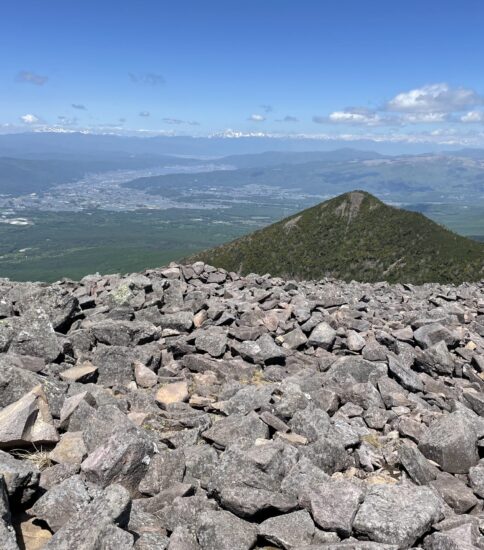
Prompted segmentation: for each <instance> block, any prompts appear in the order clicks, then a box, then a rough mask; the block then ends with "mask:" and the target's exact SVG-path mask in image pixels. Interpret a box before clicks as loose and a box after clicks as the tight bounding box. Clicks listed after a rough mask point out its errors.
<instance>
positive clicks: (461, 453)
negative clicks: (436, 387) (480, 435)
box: [419, 412, 479, 474]
mask: <svg viewBox="0 0 484 550" xmlns="http://www.w3.org/2000/svg"><path fill="white" fill-rule="evenodd" d="M419 449H420V451H421V452H422V454H423V455H424V456H425V457H426V458H428V459H430V460H433V461H434V462H437V464H439V465H440V467H441V468H442V470H444V471H445V472H449V473H451V474H466V473H468V471H469V468H471V467H472V466H475V465H476V464H477V463H478V462H479V454H478V451H477V434H476V430H475V427H474V426H473V425H472V423H471V421H470V419H469V418H467V417H466V416H464V415H463V414H462V413H460V412H454V413H451V414H447V415H443V416H442V417H441V418H439V419H438V420H436V421H435V422H434V423H432V424H431V425H430V428H429V430H428V432H427V434H426V435H425V436H424V439H423V440H422V441H421V442H420V444H419Z"/></svg>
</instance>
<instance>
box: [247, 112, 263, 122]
mask: <svg viewBox="0 0 484 550" xmlns="http://www.w3.org/2000/svg"><path fill="white" fill-rule="evenodd" d="M265 119H266V117H265V116H264V115H258V114H253V115H250V117H249V118H248V119H247V120H250V121H251V122H264V120H265Z"/></svg>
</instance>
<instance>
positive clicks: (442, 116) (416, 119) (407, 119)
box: [399, 113, 449, 124]
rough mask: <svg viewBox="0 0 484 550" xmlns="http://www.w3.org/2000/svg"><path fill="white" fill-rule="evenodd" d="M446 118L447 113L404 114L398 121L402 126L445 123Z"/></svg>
mask: <svg viewBox="0 0 484 550" xmlns="http://www.w3.org/2000/svg"><path fill="white" fill-rule="evenodd" d="M448 118H449V117H448V114H447V113H405V114H404V115H403V116H402V117H400V119H399V120H400V121H401V122H402V123H404V124H405V123H406V124H422V123H426V122H427V123H428V122H445V121H446V120H448Z"/></svg>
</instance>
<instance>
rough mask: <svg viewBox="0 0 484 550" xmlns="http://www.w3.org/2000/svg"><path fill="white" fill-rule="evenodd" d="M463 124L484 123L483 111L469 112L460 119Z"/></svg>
mask: <svg viewBox="0 0 484 550" xmlns="http://www.w3.org/2000/svg"><path fill="white" fill-rule="evenodd" d="M460 121H461V122H466V123H467V122H484V112H483V111H468V112H467V113H465V114H464V115H462V116H461V117H460Z"/></svg>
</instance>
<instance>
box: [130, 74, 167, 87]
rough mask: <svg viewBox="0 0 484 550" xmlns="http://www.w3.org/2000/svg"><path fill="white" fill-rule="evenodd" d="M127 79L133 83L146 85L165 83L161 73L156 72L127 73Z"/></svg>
mask: <svg viewBox="0 0 484 550" xmlns="http://www.w3.org/2000/svg"><path fill="white" fill-rule="evenodd" d="M128 76H129V79H130V80H131V82H133V83H134V84H146V85H147V86H159V85H160V84H164V83H165V78H164V77H163V75H161V74H158V73H137V74H136V73H128Z"/></svg>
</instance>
